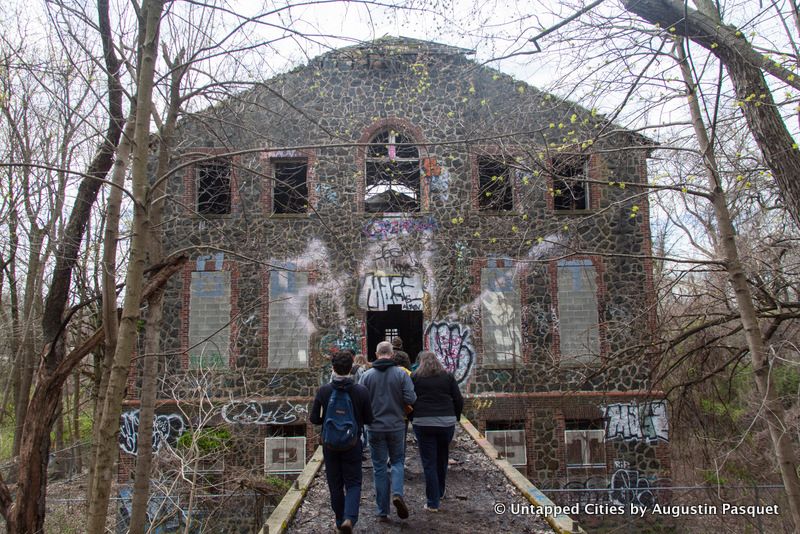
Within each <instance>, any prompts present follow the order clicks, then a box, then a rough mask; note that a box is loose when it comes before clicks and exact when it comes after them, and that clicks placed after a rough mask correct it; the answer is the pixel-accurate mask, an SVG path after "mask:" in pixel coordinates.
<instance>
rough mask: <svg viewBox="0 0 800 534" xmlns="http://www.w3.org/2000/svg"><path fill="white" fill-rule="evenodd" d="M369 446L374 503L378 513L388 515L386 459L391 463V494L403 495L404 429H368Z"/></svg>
mask: <svg viewBox="0 0 800 534" xmlns="http://www.w3.org/2000/svg"><path fill="white" fill-rule="evenodd" d="M369 448H370V452H371V455H372V471H373V473H374V476H375V503H376V504H377V505H378V515H379V516H388V515H389V497H390V495H389V477H388V476H387V473H386V461H387V459H388V460H389V462H390V463H391V465H392V471H391V495H400V496H402V495H403V476H404V475H405V461H406V442H405V431H404V430H403V429H402V428H401V429H400V430H395V431H393V432H378V431H375V430H370V431H369Z"/></svg>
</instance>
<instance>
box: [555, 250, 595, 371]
mask: <svg viewBox="0 0 800 534" xmlns="http://www.w3.org/2000/svg"><path fill="white" fill-rule="evenodd" d="M561 260H589V261H591V262H592V267H594V270H595V275H596V278H595V285H596V286H597V293H596V298H597V327H598V337H599V340H600V355H599V357H600V360H603V359H605V358H607V357H608V354H609V344H608V325H607V324H606V321H605V302H606V294H607V291H606V284H605V277H604V276H603V274H604V273H605V265H604V263H603V258H602V256H596V255H584V254H576V255H573V256H566V257H564V258H560V259H553V260H550V261H548V262H547V271H548V275H549V276H550V302H551V306H552V309H553V310H554V312H555V313H556V315H557V316H559V315H560V311H559V309H558V262H559V261H561ZM559 323H560V321H559ZM550 335H551V339H552V340H553V344H552V347H551V350H552V353H553V360H554V362H555V364H556V365H560V364H561V356H562V355H561V333H560V328H559V327H558V326H557V325H556V321H551V323H550Z"/></svg>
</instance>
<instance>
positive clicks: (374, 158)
mask: <svg viewBox="0 0 800 534" xmlns="http://www.w3.org/2000/svg"><path fill="white" fill-rule="evenodd" d="M365 185H366V187H365V189H364V211H366V212H369V213H384V212H388V213H393V212H394V213H396V212H415V211H419V210H420V171H419V150H418V149H417V147H416V146H415V145H414V144H413V140H412V139H410V138H409V137H408V136H406V135H403V134H401V133H398V132H395V131H391V130H388V131H384V132H381V133H379V134H377V135H376V136H375V137H373V138H372V139H371V140H370V146H369V147H368V148H367V158H366V184H365Z"/></svg>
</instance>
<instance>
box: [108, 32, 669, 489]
mask: <svg viewBox="0 0 800 534" xmlns="http://www.w3.org/2000/svg"><path fill="white" fill-rule="evenodd" d="M470 55H471V52H470V51H468V50H463V49H459V48H454V47H450V46H445V45H440V44H435V43H430V42H422V41H416V40H412V39H403V38H383V39H379V40H377V41H373V42H371V43H366V44H363V45H357V46H352V47H348V48H343V49H340V50H335V51H332V52H329V53H327V54H324V55H322V56H320V57H317V58H315V59H313V60H311V61H310V62H309V63H308V64H307V65H306V66H303V67H300V68H298V69H296V70H294V71H292V72H289V73H287V74H284V75H280V76H278V77H276V78H273V79H270V80H268V81H265V82H263V83H260V84H258V85H257V86H256V87H254V88H253V89H250V90H248V91H247V92H245V93H243V94H241V95H239V96H238V97H237V98H232V99H229V100H226V101H224V102H221V103H220V104H218V105H217V106H215V107H213V108H210V109H208V110H206V111H204V112H202V113H199V114H197V115H194V116H192V117H189V118H186V119H185V120H184V121H183V122H182V124H181V126H180V133H179V139H180V140H181V141H180V145H179V150H178V153H177V155H176V157H175V161H174V162H173V163H174V165H173V169H174V171H173V172H172V174H171V175H170V176H169V178H168V204H167V213H166V214H165V223H164V225H163V236H164V244H165V250H166V251H167V252H168V253H169V252H177V251H186V252H187V253H188V254H190V256H191V261H190V262H189V265H188V266H187V267H186V268H185V271H184V272H183V274H182V276H177V277H175V278H174V279H173V280H172V281H171V282H170V283H169V285H168V287H167V289H166V292H165V302H166V304H165V313H164V317H165V320H164V328H163V341H164V343H163V345H164V346H163V350H164V355H163V356H162V367H163V372H162V373H161V376H162V380H161V383H160V388H159V399H160V400H159V408H158V411H159V418H158V420H157V421H156V423H157V428H159V429H160V430H159V431H158V432H157V436H156V438H155V439H154V444H155V446H157V447H158V446H160V443H161V442H162V441H167V442H169V441H170V440H174V439H175V438H176V437H177V436H178V435H180V434H182V433H184V432H185V431H186V430H189V429H192V428H197V427H198V426H204V427H209V428H210V427H225V428H228V429H230V431H231V433H233V434H236V435H241V436H248V437H247V439H250V440H251V442H252V443H253V446H252V447H251V448H249V449H247V448H246V447H245V449H247V452H243V453H242V454H240V455H239V456H238V459H237V461H239V462H240V463H244V464H247V463H249V464H250V465H253V466H256V468H257V469H262V468H263V470H265V471H268V472H270V471H271V472H290V471H292V470H293V469H296V468H297V467H298V466H302V463H303V461H304V459H305V456H306V455H308V454H309V453H310V452H311V451H313V449H314V447H315V446H316V444H317V442H318V440H317V438H316V434H315V429H314V427H313V426H311V425H310V424H309V423H308V421H307V411H308V409H309V408H310V404H311V401H312V399H313V395H314V392H315V390H316V388H317V387H318V386H319V385H320V383H322V382H324V381H326V380H327V379H328V378H329V375H330V366H329V363H328V360H329V356H330V354H331V353H333V352H335V351H337V350H342V349H352V350H354V351H355V352H356V353H364V354H365V355H369V356H370V357H374V352H375V345H376V344H377V343H378V342H379V341H382V340H383V339H391V338H393V337H396V336H400V337H401V338H402V339H403V341H404V348H405V350H406V352H408V353H409V354H410V355H411V357H412V359H413V358H415V357H416V354H417V353H418V352H419V351H420V350H423V349H429V350H432V351H433V352H435V353H436V354H437V356H438V357H439V359H440V360H441V361H442V363H443V364H444V365H445V367H446V368H447V369H448V370H449V371H451V372H453V373H454V375H455V377H456V379H457V380H458V382H459V384H460V386H461V388H462V389H463V392H464V394H465V396H466V401H467V402H466V405H467V409H466V415H467V416H468V417H469V418H470V419H471V420H472V421H473V423H474V424H475V425H476V426H477V427H478V428H479V429H480V430H481V431H484V432H486V433H487V436H488V437H489V438H490V439H491V440H492V441H493V442H494V443H495V444H496V445H497V446H498V448H500V449H501V450H502V451H504V453H505V454H506V456H507V457H508V458H509V460H510V461H511V462H512V463H514V464H516V465H518V467H519V469H520V470H521V471H522V472H523V473H527V475H528V477H529V478H530V479H531V480H532V481H533V482H534V483H535V484H537V485H539V486H540V487H581V486H582V485H586V486H592V485H593V484H600V483H601V482H600V481H605V482H604V483H605V484H608V485H611V484H613V483H614V480H621V478H620V476H621V475H620V473H624V474H625V477H626V479H625V480H626V481H627V482H626V483H629V484H630V483H631V482H630V481H632V480H633V481H638V480H644V481H647V483H648V484H649V483H653V482H654V481H655V480H657V479H663V478H666V477H669V456H668V440H669V435H668V422H667V410H666V408H667V406H666V403H665V401H664V400H663V399H661V398H660V396H659V394H658V393H657V392H653V391H651V389H650V382H649V379H650V374H651V365H652V361H653V359H654V358H655V356H656V355H655V354H653V353H652V352H650V350H649V346H648V340H649V336H651V335H652V333H653V329H654V327H655V316H654V290H653V280H652V272H653V268H652V261H651V258H650V257H649V255H650V231H649V220H648V214H649V209H648V203H647V196H646V190H645V189H644V188H642V187H640V186H641V185H644V184H646V182H647V168H646V158H647V156H648V149H647V147H646V145H647V140H645V139H643V138H641V137H640V136H638V135H636V134H633V133H630V132H627V131H624V130H622V129H620V128H618V127H616V126H615V125H613V124H612V123H609V122H608V121H606V120H605V119H604V118H603V117H601V116H598V115H597V114H596V113H595V112H593V111H591V110H587V109H584V108H581V107H579V106H577V105H575V104H573V103H571V102H569V101H564V100H562V99H559V98H557V97H555V96H553V95H550V94H547V93H543V92H540V91H538V90H536V89H535V88H533V87H530V86H529V85H527V84H525V83H523V82H520V81H517V80H515V79H513V78H512V77H510V76H508V75H505V74H503V73H501V72H498V71H496V70H493V69H491V68H488V67H486V66H483V65H480V64H478V63H476V62H475V61H473V60H472V59H470ZM138 381H139V378H138V370H136V369H133V370H132V373H131V380H130V387H129V401H128V404H129V407H128V408H127V410H126V412H125V413H124V414H123V426H122V432H121V435H120V445H121V449H122V452H121V460H122V461H121V464H120V465H121V468H120V478H121V480H125V479H126V478H127V476H128V474H129V472H130V463H131V461H132V458H133V457H134V456H135V453H136V444H135V439H132V435H133V431H134V429H135V428H136V425H137V412H136V405H137V401H136V398H137V396H138V393H137V390H138ZM178 408H180V409H178ZM267 438H270V439H267ZM272 438H286V439H284V441H283V442H282V444H281V443H279V442H276V441H275V440H274V439H272ZM296 438H300V439H299V440H297V439H296ZM303 438H305V441H303ZM287 443H288V445H287ZM228 468H229V466H227V467H222V468H221V469H228ZM634 484H640V483H639V482H634Z"/></svg>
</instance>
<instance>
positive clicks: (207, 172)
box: [196, 159, 231, 215]
mask: <svg viewBox="0 0 800 534" xmlns="http://www.w3.org/2000/svg"><path fill="white" fill-rule="evenodd" d="M196 169H197V211H198V213H200V214H201V215H227V214H229V213H230V212H231V162H230V160H228V159H217V160H213V161H210V162H207V163H201V164H198V165H197V167H196Z"/></svg>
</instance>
